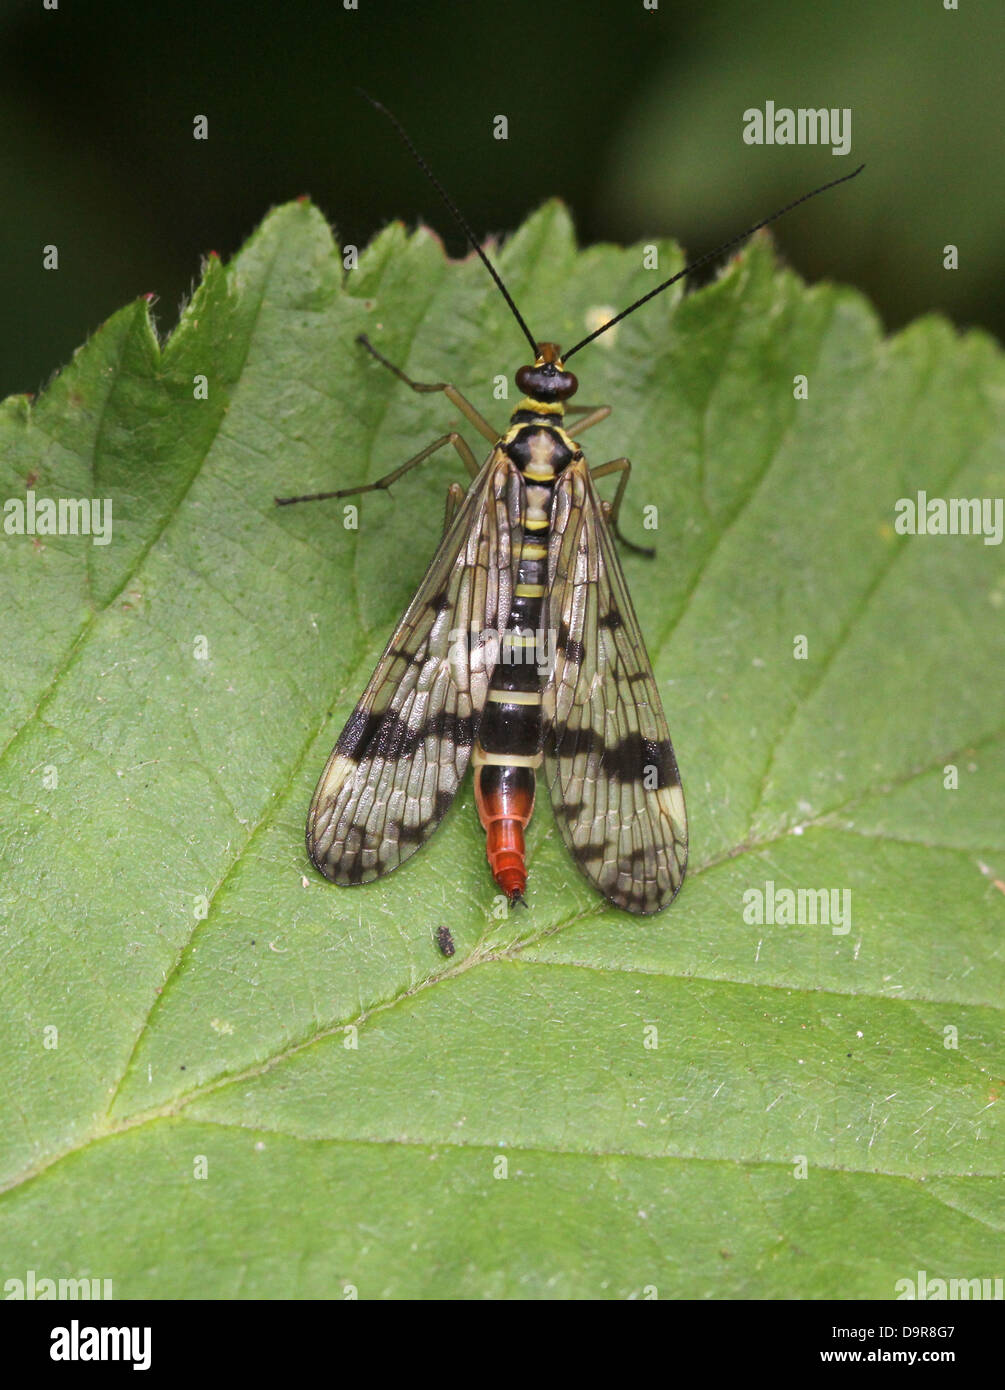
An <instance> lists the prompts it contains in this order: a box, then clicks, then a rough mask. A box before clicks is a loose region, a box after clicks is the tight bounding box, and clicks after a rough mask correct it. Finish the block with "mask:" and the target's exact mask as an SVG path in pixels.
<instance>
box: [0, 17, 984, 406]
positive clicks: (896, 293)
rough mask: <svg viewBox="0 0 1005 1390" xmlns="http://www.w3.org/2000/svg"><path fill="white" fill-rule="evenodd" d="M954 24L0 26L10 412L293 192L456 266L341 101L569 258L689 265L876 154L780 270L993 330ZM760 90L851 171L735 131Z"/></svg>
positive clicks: (75, 20)
mask: <svg viewBox="0 0 1005 1390" xmlns="http://www.w3.org/2000/svg"><path fill="white" fill-rule="evenodd" d="M960 4H961V9H960V10H959V11H957V12H953V11H948V12H947V11H946V10H945V9H944V8H943V0H886V2H885V3H883V4H882V5H879V6H877V5H875V4H874V3H872V0H820V2H819V3H816V4H814V5H812V6H809V5H804V4H795V3H791V0H790V3H781V0H760V2H759V3H744V2H742V0H732V3H722V4H717V5H694V4H688V5H681V4H675V3H672V0H660V3H659V8H658V10H656V11H655V12H652V11H647V10H645V9H644V8H643V4H642V0H607V2H606V3H605V2H604V0H579V3H576V0H550V3H541V0H536V2H535V3H530V0H505V2H504V0H494V2H493V3H486V0H468V3H465V4H459V3H456V0H455V3H449V4H448V3H443V2H442V0H432V2H431V3H430V2H427V3H422V4H418V3H413V4H409V5H406V4H404V3H402V0H396V3H392V2H391V0H359V9H358V10H356V11H346V10H345V9H344V8H343V5H342V3H341V0H331V3H329V4H324V5H322V4H316V5H304V4H297V3H290V4H277V5H270V6H260V7H255V6H253V5H249V4H222V5H221V4H216V5H214V4H209V3H201V4H193V3H190V2H189V0H175V2H174V3H172V4H170V5H157V6H154V5H152V4H150V5H147V4H143V3H136V0H105V3H102V4H101V5H100V6H98V5H85V4H79V3H77V4H75V3H70V0H60V7H59V9H57V10H55V11H46V10H44V9H43V8H42V0H25V3H20V4H8V5H7V6H6V7H5V9H4V11H3V16H2V18H0V93H2V95H0V115H2V119H3V129H4V139H3V153H2V159H0V170H2V172H0V194H2V206H3V210H4V211H3V218H2V231H0V277H2V285H0V288H2V297H3V299H2V302H3V322H4V331H3V333H2V334H0V339H2V341H0V393H4V394H5V393H6V392H9V391H24V390H27V391H37V390H38V389H39V388H40V387H41V386H42V385H44V383H45V382H46V381H47V380H48V378H49V377H50V375H51V373H52V372H53V371H54V370H55V369H56V368H58V367H59V366H60V365H62V364H63V363H65V362H66V361H67V359H68V358H69V356H70V355H71V353H72V352H73V350H74V348H75V347H76V346H77V345H78V344H79V343H81V342H82V341H83V340H84V339H85V337H86V336H87V334H88V333H89V332H91V331H93V329H94V328H95V327H96V326H97V325H98V324H99V323H100V322H101V321H102V320H103V319H105V318H106V317H107V316H108V315H109V314H110V313H111V312H112V311H113V310H114V309H115V308H117V307H118V306H120V305H121V304H122V303H124V302H125V301H127V300H129V299H131V298H133V297H135V296H136V295H139V294H143V293H149V292H153V293H156V294H157V296H158V310H157V314H158V322H159V325H160V328H161V330H162V331H164V330H167V329H170V328H171V327H172V326H173V324H174V322H175V319H176V316H177V308H178V304H179V302H180V300H181V298H182V297H183V296H184V295H185V294H187V293H188V292H189V289H190V287H191V285H192V283H193V281H194V279H195V278H196V277H197V276H198V274H199V268H200V260H201V256H202V255H203V254H204V253H206V252H207V251H209V250H210V249H215V250H217V251H219V252H220V254H221V255H223V256H225V257H226V256H229V255H230V254H232V253H233V252H234V251H235V250H236V248H237V247H238V246H239V245H240V244H241V243H242V241H243V240H244V239H245V238H246V237H247V236H248V235H249V234H250V232H251V231H252V230H253V229H254V227H255V226H256V225H257V223H258V222H259V220H260V219H261V217H262V215H263V213H264V212H265V211H266V209H267V208H268V207H269V206H271V205H273V204H275V203H279V202H282V201H284V200H286V199H288V198H290V197H293V196H296V195H298V194H301V193H309V194H310V195H311V197H312V198H313V199H314V200H315V201H316V202H317V203H318V205H319V206H320V207H321V208H322V209H323V210H324V212H325V213H326V215H327V216H328V217H329V218H330V219H331V220H332V222H333V223H334V224H335V225H336V227H337V229H338V231H339V233H340V235H341V236H342V237H343V238H344V239H345V240H347V241H354V242H358V243H363V242H365V241H366V240H367V239H368V238H369V237H370V236H371V235H372V233H373V232H374V231H375V230H376V228H377V227H379V226H380V225H381V224H382V223H383V222H385V221H386V220H387V219H389V218H391V217H394V216H398V217H402V218H404V219H406V221H408V222H409V223H413V222H414V221H415V220H417V219H418V218H419V217H420V216H421V217H424V218H426V219H428V220H429V221H430V222H431V223H432V225H434V226H435V227H437V228H438V229H440V230H442V231H445V232H446V233H447V236H446V240H447V245H448V247H449V248H450V250H451V251H452V252H454V253H459V252H460V250H461V249H462V246H461V242H460V240H459V238H458V236H457V235H456V234H455V233H454V232H453V230H452V229H451V228H450V227H449V226H448V222H447V215H446V213H445V212H444V211H443V209H442V208H441V207H440V206H439V205H438V203H437V201H436V196H435V194H434V193H433V192H432V191H431V189H430V188H429V187H428V186H427V185H425V184H424V182H423V180H422V177H421V175H420V174H419V173H418V171H417V170H416V169H415V168H414V166H412V165H411V163H410V162H409V160H408V157H407V155H406V154H405V153H404V151H403V150H402V148H401V147H400V145H399V144H398V142H397V140H396V138H395V137H394V135H393V133H392V132H391V130H390V129H389V128H388V127H386V126H385V125H384V124H382V123H381V121H380V119H379V118H378V117H377V116H376V115H375V114H374V113H373V112H372V111H371V110H370V109H369V108H368V107H366V106H365V104H363V103H362V102H361V101H360V100H359V98H357V97H356V96H355V95H354V92H353V85H354V84H355V83H361V84H363V85H365V86H366V87H367V88H368V89H369V90H371V91H372V92H373V93H374V94H375V95H377V96H379V97H381V98H382V99H383V100H385V101H386V102H387V103H388V105H391V106H392V107H394V108H395V109H396V110H397V112H398V113H399V115H400V116H401V117H402V119H403V120H404V121H405V123H406V124H407V125H408V126H409V127H410V128H411V129H412V131H413V133H414V135H415V139H416V141H417V143H418V144H419V145H420V147H421V148H422V149H424V150H425V151H426V153H427V154H428V156H429V158H430V160H431V162H432V163H433V164H434V166H435V167H436V169H437V170H438V171H439V172H440V173H441V176H442V177H443V179H444V182H445V183H446V184H447V186H448V187H449V188H450V189H451V190H452V191H453V192H454V194H455V197H456V198H457V199H458V200H459V201H460V203H461V204H462V206H463V207H464V208H465V209H466V211H467V212H468V215H469V217H470V219H471V221H472V222H473V223H474V225H475V228H476V230H477V231H478V232H479V233H483V232H489V231H506V230H508V229H510V228H512V227H515V226H517V225H518V224H519V223H520V222H521V221H522V220H523V218H524V217H525V216H526V214H527V212H528V211H529V210H530V209H531V208H533V207H534V206H535V205H537V204H538V203H539V202H541V200H542V199H544V198H545V197H547V196H550V195H552V194H558V195H560V196H562V197H563V198H565V199H566V200H567V201H568V202H569V204H570V205H571V208H572V210H573V215H574V217H575V219H576V223H577V227H578V231H579V235H580V237H581V239H582V240H583V241H584V242H592V241H596V240H600V239H611V240H616V241H625V240H629V239H633V238H636V237H639V236H646V235H668V234H669V235H672V236H674V237H676V238H677V239H679V240H680V241H681V242H682V243H683V244H684V245H685V246H686V247H687V248H688V250H689V251H690V252H691V253H692V254H696V253H698V252H700V251H702V250H706V249H708V248H709V247H711V246H712V245H714V244H715V243H716V242H717V241H719V240H722V239H724V238H725V237H727V236H729V235H730V234H731V233H732V232H734V231H736V230H739V229H740V228H742V227H743V226H745V225H746V224H747V223H749V222H751V221H753V220H755V219H756V218H758V217H759V216H761V215H763V214H764V213H766V212H768V211H770V210H772V209H773V208H774V207H775V206H777V205H778V204H780V203H783V202H785V201H787V200H788V199H789V198H791V197H793V196H795V195H796V194H798V193H800V192H802V191H804V189H805V188H806V187H808V186H812V185H813V184H816V183H819V182H822V181H824V180H826V179H828V178H833V177H835V176H836V175H838V174H840V173H846V172H849V171H850V169H851V168H852V167H853V166H854V164H855V163H857V162H858V161H859V160H862V159H864V160H866V161H867V162H868V168H867V170H866V172H865V174H864V175H863V177H862V178H861V179H860V180H859V181H858V182H857V183H856V184H853V185H851V186H850V187H849V188H847V189H842V190H841V191H840V192H839V193H836V194H834V195H832V196H831V197H829V198H826V199H821V200H820V201H819V202H817V203H815V204H813V205H812V207H810V208H806V209H803V210H800V211H799V212H797V213H796V214H794V215H793V217H792V218H791V219H788V220H787V221H786V222H785V223H784V224H783V225H782V226H781V227H780V228H779V230H778V240H779V243H780V245H781V247H782V249H783V252H784V254H785V255H786V256H787V257H788V259H789V260H790V261H791V262H792V263H793V264H794V265H795V266H796V267H797V268H798V269H799V270H800V271H801V272H802V273H803V274H805V275H806V276H807V277H809V278H811V279H815V278H819V277H822V276H828V277H830V278H833V279H837V280H841V281H845V282H849V283H852V284H856V285H858V286H860V287H861V288H863V289H864V290H866V292H867V293H868V294H869V295H870V296H871V297H872V298H873V300H874V301H875V302H876V304H877V305H878V307H879V309H880V312H881V313H882V314H883V316H884V319H885V321H886V322H887V324H888V325H889V326H891V327H893V326H896V325H898V324H900V323H902V322H904V321H906V320H909V319H911V318H913V317H915V316H916V315H917V314H919V313H921V312H923V311H924V310H926V309H929V308H937V309H941V310H942V311H944V312H946V313H947V314H949V315H950V316H951V317H952V318H953V319H954V321H956V322H957V323H960V324H970V323H981V324H985V325H988V326H990V327H991V328H993V329H994V330H996V331H997V332H998V333H999V334H1001V332H1002V328H1003V324H1005V291H1003V280H1005V264H1003V262H1005V245H1003V238H1002V235H1001V228H1002V223H1003V217H1002V213H1003V192H1002V190H1003V188H1005V149H1003V141H1002V133H1001V132H1002V116H1003V109H1002V108H1003V104H1005V103H1003V97H1002V94H1001V92H1002V83H1001V81H1000V67H1001V55H1002V53H1003V51H1005V7H1003V6H1002V5H1001V4H1000V2H999V0H995V3H994V4H985V3H981V2H980V0H960ZM769 98H770V99H772V100H774V101H775V102H776V104H778V105H787V106H793V107H798V106H813V107H819V106H840V107H844V106H850V107H851V108H852V111H853V117H852V122H853V124H852V131H853V146H852V152H851V154H850V156H848V157H847V158H844V159H842V158H835V157H833V156H832V155H831V153H830V151H829V150H827V149H822V148H819V147H818V148H815V149H814V148H799V147H795V148H792V147H786V148H782V147H775V148H767V147H762V148H757V147H753V148H751V147H748V146H746V145H744V144H743V143H742V141H741V138H740V133H741V126H742V112H743V110H744V109H745V108H746V107H748V106H751V105H756V106H762V107H763V104H764V102H765V101H766V100H767V99H769ZM499 113H502V114H505V115H506V116H508V118H509V122H510V138H509V140H508V141H507V142H500V141H496V140H494V139H493V138H492V134H491V131H492V118H493V117H494V116H495V115H496V114H499ZM197 114H204V115H206V116H208V118H209V136H210V138H209V140H208V142H197V141H195V140H193V138H192V120H193V117H194V116H195V115H197ZM949 242H953V243H956V244H957V245H959V247H960V257H961V268H960V269H959V270H958V271H956V272H947V271H945V270H944V269H943V268H942V247H943V245H945V244H946V243H949ZM47 243H55V244H56V245H57V246H58V247H59V252H60V268H59V270H58V272H55V273H53V272H45V271H43V269H42V247H43V246H44V245H46V244H47ZM523 308H524V310H525V313H526V316H527V317H528V319H530V320H531V323H532V326H533V325H534V324H536V322H537V320H536V319H535V316H534V313H533V306H523ZM535 332H537V333H539V334H540V335H541V336H546V335H547V333H548V332H549V329H548V326H547V325H546V324H541V325H539V326H538V327H536V328H535ZM516 341H517V340H516V339H514V350H515V345H516Z"/></svg>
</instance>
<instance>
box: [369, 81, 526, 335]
mask: <svg viewBox="0 0 1005 1390" xmlns="http://www.w3.org/2000/svg"><path fill="white" fill-rule="evenodd" d="M356 90H357V92H359V94H360V96H361V97H365V98H366V100H367V101H368V102H369V103H370V105H371V106H373V107H375V108H376V109H377V110H378V111H380V112H381V114H382V115H384V116H386V117H387V119H388V120H389V121H390V122H391V124H392V125H393V126H394V128H395V130H396V131H397V132H398V134H399V135H400V136H401V138H402V140H403V141H404V142H405V146H406V148H407V149H408V150H409V152H410V153H411V155H412V158H413V159H414V160H415V162H416V163H417V164H418V166H419V168H420V169H421V170H422V172H423V173H424V174H425V176H426V178H427V179H428V180H429V182H430V183H431V184H432V185H433V187H434V188H435V189H436V191H437V193H438V194H439V195H440V197H441V198H442V199H443V201H444V202H445V203H446V205H447V207H448V208H449V209H450V212H451V214H452V215H453V218H454V220H455V222H456V223H457V225H458V226H459V227H460V229H461V231H462V232H463V233H464V235H465V236H466V237H467V239H468V241H469V242H470V244H471V247H472V249H473V250H474V251H475V252H476V253H477V254H478V255H479V256H480V257H481V261H482V264H483V265H484V266H485V269H486V270H487V271H488V273H489V274H490V275H491V276H492V279H493V280H494V281H495V282H496V284H497V285H498V287H499V291H500V293H501V294H502V297H503V299H505V301H506V303H507V304H508V305H509V307H510V309H511V310H512V312H513V317H514V318H515V319H516V321H517V323H518V324H519V325H520V327H521V328H522V329H523V335H524V337H525V338H526V339H527V341H528V343H530V346H531V351H532V352H533V353H534V356H535V357H536V356H537V339H536V338H535V337H534V335H533V333H532V332H531V331H530V329H529V328H528V327H527V324H526V322H525V321H524V317H523V315H522V314H521V312H520V310H519V309H518V308H517V307H516V304H515V303H514V302H513V296H512V295H511V294H510V292H509V290H508V289H507V288H506V286H505V285H504V284H503V282H502V276H501V275H500V274H499V272H498V271H497V270H496V268H495V266H494V265H493V264H492V262H491V261H490V260H489V258H488V256H486V254H485V252H484V251H483V250H482V248H481V246H479V244H478V242H477V240H476V239H475V234H474V232H473V231H472V230H471V228H470V227H469V226H468V222H467V219H466V218H465V216H464V214H463V213H462V212H461V210H460V208H459V207H458V206H457V204H456V203H455V202H454V200H453V198H451V196H450V194H449V193H448V192H447V190H446V189H445V188H444V187H443V184H442V183H440V181H439V179H438V178H437V177H436V175H435V174H434V173H433V171H432V169H430V167H429V165H428V164H427V163H426V161H425V160H424V159H423V157H422V155H421V154H420V153H419V151H418V150H417V149H416V148H415V145H414V144H413V143H412V138H411V136H410V135H409V133H408V131H407V130H406V129H405V127H404V126H403V125H402V124H401V122H400V121H399V120H398V118H397V116H396V115H395V114H394V112H393V111H389V110H388V109H387V107H386V106H385V105H384V104H383V103H382V102H379V101H376V100H375V99H374V98H373V97H372V96H370V94H369V93H368V92H364V90H363V88H362V87H357V88H356Z"/></svg>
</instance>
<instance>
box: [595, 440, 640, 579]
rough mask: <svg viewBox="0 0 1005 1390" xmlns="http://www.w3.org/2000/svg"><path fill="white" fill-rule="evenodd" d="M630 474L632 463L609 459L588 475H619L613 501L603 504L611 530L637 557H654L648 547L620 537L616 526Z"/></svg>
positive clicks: (622, 536) (623, 459) (620, 533)
mask: <svg viewBox="0 0 1005 1390" xmlns="http://www.w3.org/2000/svg"><path fill="white" fill-rule="evenodd" d="M631 472H632V461H631V459H626V458H620V459H611V461H610V463H602V464H600V465H599V467H597V468H591V469H590V474H591V476H592V477H594V478H603V477H606V475H607V474H608V473H620V474H621V477H620V478H619V479H618V489H617V491H616V492H615V494H614V501H613V502H611V503H610V504H605V511H607V513H608V519H609V521H610V523H611V530H612V531H613V532H614V534H615V535H616V536H617V538H618V540H619V541H620V542H621V544H622V545H626V546H627V547H628V549H629V550H634V551H635V552H636V553H637V554H638V555H650V556H651V555H655V554H656V551H655V550H653V549H652V548H651V547H650V546H648V545H636V544H635V542H634V541H630V540H629V539H628V538H627V536H624V535H622V532H621V528H620V527H619V525H618V516H619V514H620V512H621V499H622V498H623V497H624V495H625V488H626V487H627V486H628V479H629V478H630V476H631ZM608 507H609V510H608Z"/></svg>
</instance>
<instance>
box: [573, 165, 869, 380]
mask: <svg viewBox="0 0 1005 1390" xmlns="http://www.w3.org/2000/svg"><path fill="white" fill-rule="evenodd" d="M864 168H865V165H864V164H860V165H859V166H858V168H857V169H855V170H854V171H853V172H852V173H850V174H842V176H841V177H840V178H839V179H831V181H830V183H822V184H821V185H820V187H819V188H814V189H813V190H812V191H811V192H810V193H804V194H803V196H802V197H801V198H795V199H793V201H792V202H791V203H786V205H785V207H783V208H779V209H778V211H777V212H773V213H772V214H771V216H770V217H765V218H763V219H762V220H761V221H760V222H755V223H754V225H753V226H752V227H748V228H747V230H746V231H745V232H740V234H739V236H734V237H730V239H729V240H728V241H724V242H723V243H722V245H721V246H717V247H716V248H715V250H714V251H706V252H705V254H704V255H703V256H699V257H698V259H697V260H694V261H692V262H691V263H690V265H686V266H685V267H684V269H683V270H679V271H678V272H677V274H676V275H671V276H670V279H669V280H664V281H663V283H662V285H657V286H656V288H655V289H654V290H650V291H649V293H648V294H644V295H643V296H642V298H641V299H637V300H636V301H635V303H634V304H629V306H628V308H627V309H622V311H621V313H620V314H615V316H614V318H612V319H608V320H607V322H606V323H605V324H602V325H601V326H600V328H598V329H597V330H596V332H594V333H591V334H590V335H589V337H587V338H584V339H583V341H582V342H581V343H577V344H576V346H575V347H572V348H570V349H569V351H568V352H563V354H562V362H563V363H565V362H568V360H569V358H570V357H571V356H572V355H573V353H574V352H578V351H579V349H580V348H584V347H586V345H587V343H592V342H593V340H594V338H599V337H600V335H601V333H606V332H607V330H608V329H609V328H613V327H614V325H615V324H616V323H620V322H621V320H622V319H624V318H627V317H628V315H629V314H633V313H634V312H635V310H636V309H639V308H641V306H642V305H643V304H645V303H647V302H648V301H649V300H650V299H652V298H654V297H655V296H656V295H658V294H661V293H662V292H663V290H665V289H669V287H670V286H671V285H673V284H676V282H677V281H678V280H682V279H683V278H684V276H685V275H690V274H691V272H692V270H697V269H698V267H699V266H702V265H707V264H708V262H709V261H714V260H715V258H716V256H721V255H722V253H723V251H728V250H729V248H730V247H731V246H735V245H736V244H737V242H740V241H746V239H747V237H749V236H753V234H754V233H755V232H759V231H760V230H761V228H762V227H766V226H767V225H768V223H769V222H777V221H778V219H779V217H784V216H785V214H786V213H787V212H791V211H792V209H793V208H797V207H798V206H799V204H800V203H805V202H807V201H808V200H809V199H810V198H815V197H816V196H817V194H818V193H826V192H827V190H828V188H836V187H837V186H838V184H839V183H847V182H848V180H849V179H853V178H856V177H857V176H858V175H859V174H861V172H862V170H863V169H864Z"/></svg>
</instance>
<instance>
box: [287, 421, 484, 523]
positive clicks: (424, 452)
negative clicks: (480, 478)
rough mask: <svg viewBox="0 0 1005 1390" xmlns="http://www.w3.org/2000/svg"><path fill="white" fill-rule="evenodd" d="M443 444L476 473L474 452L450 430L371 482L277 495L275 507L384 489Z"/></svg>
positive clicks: (476, 464)
mask: <svg viewBox="0 0 1005 1390" xmlns="http://www.w3.org/2000/svg"><path fill="white" fill-rule="evenodd" d="M444 444H452V445H453V446H454V448H455V449H456V450H457V452H458V453H459V454H460V456H461V459H462V460H463V462H464V466H465V468H466V469H467V470H468V472H469V473H470V474H471V476H472V477H475V476H476V475H477V473H478V463H477V461H476V459H475V456H474V454H473V453H472V452H471V449H470V448H469V446H468V444H467V441H466V440H464V439H462V438H461V436H460V435H459V434H457V433H456V432H455V431H453V430H451V431H450V433H449V434H441V435H440V437H439V439H434V440H433V442H432V444H427V445H426V447H425V448H424V449H420V451H419V452H418V453H417V454H415V455H414V457H412V458H410V459H406V460H405V462H404V463H403V464H402V465H401V466H400V468H395V469H393V470H392V471H391V472H390V473H385V474H384V476H383V477H382V478H377V480H376V481H375V482H372V483H359V484H358V485H357V486H356V487H340V488H339V489H338V490H337V491H335V492H308V493H305V494H304V495H303V496H302V497H277V498H276V506H277V507H287V506H289V504H290V503H291V502H324V501H327V499H328V498H330V497H353V496H355V495H356V494H357V493H359V492H377V491H378V490H380V491H386V490H387V489H388V488H389V487H390V486H391V484H392V483H396V482H397V481H398V479H399V478H400V477H402V476H403V475H404V474H405V473H407V472H408V470H409V469H410V468H416V467H418V465H419V464H420V463H422V462H424V460H425V459H427V458H429V455H430V454H435V453H436V451H437V449H442V448H443V446H444Z"/></svg>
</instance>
